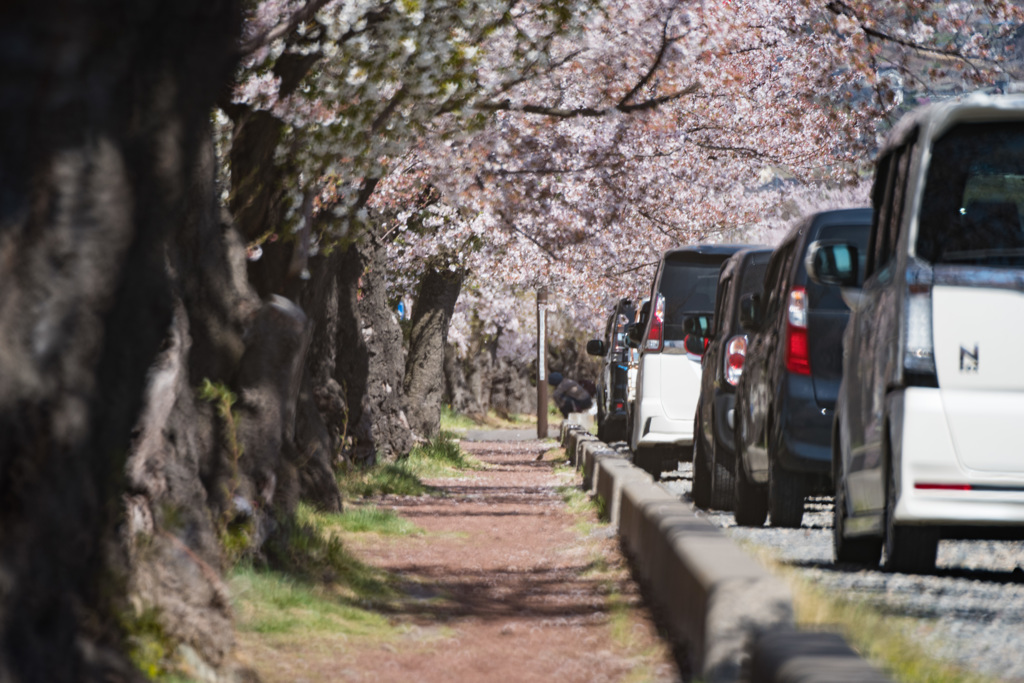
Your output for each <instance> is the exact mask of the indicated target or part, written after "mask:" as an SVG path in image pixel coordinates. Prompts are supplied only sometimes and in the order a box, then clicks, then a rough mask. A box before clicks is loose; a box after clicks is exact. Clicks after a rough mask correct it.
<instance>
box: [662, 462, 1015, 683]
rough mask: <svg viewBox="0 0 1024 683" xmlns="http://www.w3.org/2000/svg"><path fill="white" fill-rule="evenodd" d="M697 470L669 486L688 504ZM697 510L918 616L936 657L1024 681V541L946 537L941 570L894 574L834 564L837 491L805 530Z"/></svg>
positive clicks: (807, 515) (808, 513)
mask: <svg viewBox="0 0 1024 683" xmlns="http://www.w3.org/2000/svg"><path fill="white" fill-rule="evenodd" d="M691 473H692V468H691V465H690V463H683V464H681V465H680V468H679V470H678V471H677V472H675V473H666V474H665V475H664V478H663V479H662V485H663V486H664V487H665V488H666V489H668V490H669V491H671V492H673V493H675V494H676V495H678V496H679V497H680V498H682V499H683V500H685V501H687V502H689V501H690V483H691ZM698 514H699V515H701V516H703V517H706V518H707V519H709V520H710V521H711V522H712V523H713V524H715V525H716V526H719V527H721V528H722V529H723V530H724V531H725V532H726V533H727V534H729V535H730V536H732V537H733V538H734V539H736V540H737V541H742V542H749V543H751V544H754V545H756V546H759V547H761V548H764V549H766V550H768V551H769V552H770V553H772V554H773V555H774V556H775V557H776V558H778V560H779V561H780V562H782V563H784V564H787V565H789V566H791V567H793V568H794V569H795V570H796V571H797V572H798V573H799V574H800V575H802V576H803V577H804V578H806V579H808V580H810V581H812V582H814V583H816V584H818V585H819V586H821V587H823V588H825V589H826V590H827V591H830V592H837V593H843V594H846V595H847V596H850V597H857V598H862V599H864V600H866V601H868V602H869V603H871V604H874V605H875V606H876V607H878V608H879V609H881V610H882V611H884V612H886V613H890V614H893V615H899V616H905V617H908V618H910V619H912V620H914V623H915V624H916V625H914V626H912V627H911V634H912V635H913V636H914V637H916V638H917V639H918V641H919V642H920V643H921V644H922V645H923V647H924V649H925V651H927V652H928V653H929V654H931V655H932V656H934V657H935V658H937V659H942V660H946V661H951V662H955V663H957V664H959V665H961V666H963V667H964V668H966V669H968V670H970V671H974V672H977V673H978V674H981V675H984V676H989V677H992V678H994V679H997V680H1004V681H1024V543H1022V542H1021V541H941V542H940V544H939V555H938V563H937V571H936V572H935V573H934V574H930V575H911V574H890V573H886V572H882V571H879V570H868V569H857V568H851V567H845V566H844V567H838V566H836V565H834V564H833V562H832V498H831V497H821V498H814V499H811V500H809V501H808V504H807V507H806V509H805V512H804V519H803V526H802V527H801V528H799V529H773V528H770V527H763V528H760V529H754V528H745V527H737V526H736V522H735V521H734V519H733V516H732V514H730V513H717V512H715V513H705V512H703V511H698Z"/></svg>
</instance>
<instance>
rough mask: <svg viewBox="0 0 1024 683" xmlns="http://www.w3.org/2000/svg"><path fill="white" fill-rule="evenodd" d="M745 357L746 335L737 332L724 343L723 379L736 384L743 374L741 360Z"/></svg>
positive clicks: (733, 384)
mask: <svg viewBox="0 0 1024 683" xmlns="http://www.w3.org/2000/svg"><path fill="white" fill-rule="evenodd" d="M746 359H747V337H746V335H743V334H738V335H736V336H735V337H733V338H732V339H730V340H729V341H728V342H726V344H725V381H726V382H728V383H729V384H731V385H732V386H736V385H737V384H738V383H739V381H740V375H742V374H743V361H745V360H746Z"/></svg>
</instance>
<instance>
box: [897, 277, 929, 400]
mask: <svg viewBox="0 0 1024 683" xmlns="http://www.w3.org/2000/svg"><path fill="white" fill-rule="evenodd" d="M904 321H905V323H904V325H905V329H904V332H905V336H904V339H906V346H905V347H904V349H903V370H904V371H905V373H906V374H908V375H910V376H911V377H908V380H910V379H912V378H913V377H914V376H916V377H918V378H924V377H934V376H935V346H934V342H933V340H932V288H931V285H927V284H916V283H915V284H911V285H910V286H909V287H908V291H907V303H906V315H905V316H904ZM911 383H913V382H911Z"/></svg>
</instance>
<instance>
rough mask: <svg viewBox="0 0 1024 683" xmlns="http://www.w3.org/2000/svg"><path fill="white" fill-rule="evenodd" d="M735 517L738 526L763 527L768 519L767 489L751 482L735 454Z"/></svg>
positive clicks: (741, 461)
mask: <svg viewBox="0 0 1024 683" xmlns="http://www.w3.org/2000/svg"><path fill="white" fill-rule="evenodd" d="M735 473H736V474H735V481H736V494H735V505H734V506H733V507H734V508H735V516H736V523H737V524H738V525H740V526H753V527H759V526H764V522H765V520H766V519H768V488H767V487H766V486H764V485H763V484H758V483H757V482H754V481H751V480H750V478H749V477H748V476H747V470H746V468H745V467H744V466H743V458H742V457H741V455H740V454H739V453H738V452H737V453H736V470H735Z"/></svg>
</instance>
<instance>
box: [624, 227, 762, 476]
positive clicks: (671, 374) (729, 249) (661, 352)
mask: <svg viewBox="0 0 1024 683" xmlns="http://www.w3.org/2000/svg"><path fill="white" fill-rule="evenodd" d="M742 248H743V245H694V246H688V247H680V248H677V249H670V250H668V251H666V252H665V253H664V254H663V255H662V257H661V262H660V263H659V264H658V271H657V273H655V276H654V281H653V283H652V284H651V297H650V303H649V312H648V314H647V316H646V320H645V323H644V324H643V325H642V327H636V328H633V330H631V335H632V337H633V341H634V343H637V342H639V351H640V360H639V364H638V369H637V379H636V399H635V401H634V403H633V413H632V415H631V416H630V420H629V423H630V436H629V446H630V449H631V450H632V452H633V462H634V464H636V465H637V467H640V468H642V469H644V470H646V471H648V472H650V473H651V474H652V475H653V476H654V477H655V478H656V479H657V478H659V477H660V476H661V473H662V472H663V471H664V470H674V469H676V467H677V466H678V463H679V461H680V460H690V459H692V452H693V416H694V412H695V411H696V408H697V398H698V397H699V396H700V380H701V354H700V351H701V350H702V349H699V348H691V349H690V350H689V351H688V350H687V348H686V341H687V339H686V337H687V330H686V329H685V324H686V322H687V320H688V319H692V318H693V317H694V316H697V315H704V316H707V318H708V319H710V317H711V316H712V315H713V314H714V308H715V292H716V290H717V288H718V271H719V269H720V268H721V266H722V263H723V262H724V261H725V260H726V259H728V258H729V257H730V256H731V255H732V254H734V253H736V252H737V251H739V250H740V249H742ZM695 339H696V337H695Z"/></svg>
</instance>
